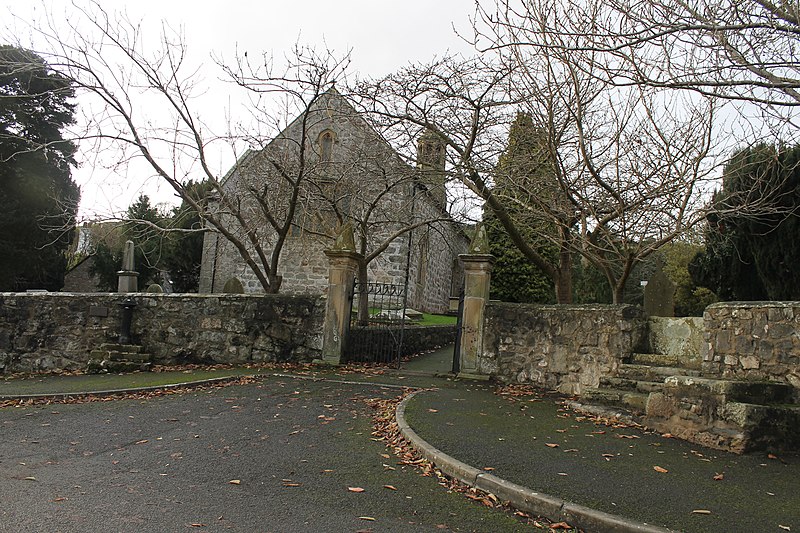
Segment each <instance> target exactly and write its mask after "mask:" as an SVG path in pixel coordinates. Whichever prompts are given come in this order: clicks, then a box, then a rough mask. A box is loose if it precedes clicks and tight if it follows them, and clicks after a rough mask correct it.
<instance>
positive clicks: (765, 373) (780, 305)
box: [702, 302, 800, 388]
mask: <svg viewBox="0 0 800 533" xmlns="http://www.w3.org/2000/svg"><path fill="white" fill-rule="evenodd" d="M703 322H704V328H705V333H704V336H705V341H706V343H707V352H706V353H705V354H704V357H703V366H702V370H703V374H704V375H711V376H721V377H724V378H738V379H748V380H768V381H777V382H783V383H789V384H790V385H792V386H793V387H795V388H800V302H725V303H717V304H712V305H710V306H708V307H707V308H706V310H705V313H704V315H703Z"/></svg>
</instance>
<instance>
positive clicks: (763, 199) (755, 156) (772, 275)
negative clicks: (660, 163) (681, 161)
mask: <svg viewBox="0 0 800 533" xmlns="http://www.w3.org/2000/svg"><path fill="white" fill-rule="evenodd" d="M798 165H800V146H794V147H791V148H789V147H775V146H770V145H766V144H761V145H758V146H754V147H752V148H745V149H743V150H740V151H739V152H737V153H736V154H735V155H734V157H733V158H731V160H730V162H729V163H728V164H727V165H726V167H725V170H724V174H723V184H722V189H721V190H720V191H719V192H717V194H716V195H715V197H714V201H713V210H712V212H711V213H710V215H709V228H708V231H707V235H706V251H705V253H702V254H699V255H698V256H697V257H696V258H695V260H694V261H693V262H692V263H691V265H690V271H691V273H692V277H693V278H694V279H695V281H696V282H697V283H698V284H699V285H702V286H704V287H707V288H709V289H711V290H713V291H714V292H715V293H716V294H717V295H718V296H719V297H720V298H721V299H723V300H765V299H768V300H797V299H800V270H798V269H797V268H796V265H797V264H798V261H800V246H799V245H798V239H797V236H798V234H800V219H798V213H800V168H798ZM754 195H757V196H758V198H754V197H753V196H754ZM754 203H755V204H758V205H759V206H760V207H759V209H758V210H757V211H753V210H751V209H748V208H747V207H748V205H751V204H754Z"/></svg>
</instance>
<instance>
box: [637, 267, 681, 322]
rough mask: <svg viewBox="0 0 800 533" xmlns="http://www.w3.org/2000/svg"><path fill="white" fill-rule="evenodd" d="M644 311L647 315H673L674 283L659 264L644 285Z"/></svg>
mask: <svg viewBox="0 0 800 533" xmlns="http://www.w3.org/2000/svg"><path fill="white" fill-rule="evenodd" d="M644 311H645V313H647V315H648V316H675V284H674V283H672V280H670V279H669V278H668V277H667V275H666V274H665V273H664V271H663V270H662V268H661V265H658V266H657V268H656V271H655V272H653V275H652V276H650V279H649V280H648V281H647V285H645V287H644Z"/></svg>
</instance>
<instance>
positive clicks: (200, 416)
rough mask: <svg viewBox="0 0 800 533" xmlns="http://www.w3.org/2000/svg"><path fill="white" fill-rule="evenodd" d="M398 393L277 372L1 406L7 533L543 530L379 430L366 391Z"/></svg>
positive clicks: (0, 491)
mask: <svg viewBox="0 0 800 533" xmlns="http://www.w3.org/2000/svg"><path fill="white" fill-rule="evenodd" d="M399 392H400V391H399V390H398V389H396V388H395V389H392V388H383V387H380V386H378V385H375V384H367V385H355V384H342V383H331V382H314V381H303V380H296V379H291V378H280V377H270V378H265V379H263V380H262V381H260V382H259V383H258V384H253V385H245V386H239V385H237V386H229V387H225V388H220V389H214V390H210V391H193V392H187V393H183V394H176V395H169V396H163V397H157V398H151V399H148V400H129V399H125V400H120V399H116V400H113V401H108V402H93V403H82V404H52V405H44V406H41V405H40V406H31V407H12V408H5V409H0V431H1V432H2V433H0V434H2V439H0V532H9V533H12V532H13V533H25V532H43V531H47V532H77V531H80V532H108V531H119V532H128V531H163V532H170V531H247V532H262V531H263V532H284V531H286V532H290V531H291V532H304V531H320V532H321V531H325V532H328V531H332V532H338V531H343V532H345V531H351V532H368V531H374V532H378V531H380V532H395V531H396V532H408V531H443V530H445V531H446V530H452V531H485V532H505V531H526V530H530V529H531V528H530V526H525V525H523V524H522V523H520V522H518V521H517V520H516V519H515V518H514V517H513V516H511V515H510V514H506V513H502V512H498V511H493V510H490V509H487V508H484V507H482V506H480V505H477V504H475V503H473V502H470V501H468V500H467V499H465V498H464V497H463V496H462V495H460V494H457V493H451V492H448V491H447V490H446V489H444V488H443V487H441V486H439V485H438V484H437V482H436V480H435V479H433V478H430V477H423V476H421V475H420V474H419V472H418V471H417V470H416V469H414V468H412V467H405V466H401V465H398V464H397V459H396V458H395V457H394V456H391V457H389V456H387V451H386V449H385V448H384V446H383V445H382V444H381V443H379V442H376V441H373V440H371V431H372V427H371V416H372V412H371V409H370V408H369V407H368V406H367V405H366V403H365V400H366V399H368V398H386V397H394V396H397V395H398V394H399ZM387 485H388V486H391V487H394V488H395V489H396V490H393V489H392V488H387V487H386V486H387ZM351 487H352V488H357V489H363V492H362V491H358V492H354V491H351V490H349V488H351Z"/></svg>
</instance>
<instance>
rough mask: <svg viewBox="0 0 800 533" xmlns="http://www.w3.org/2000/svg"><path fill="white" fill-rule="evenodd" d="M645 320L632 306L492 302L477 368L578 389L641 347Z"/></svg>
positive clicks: (513, 379)
mask: <svg viewBox="0 0 800 533" xmlns="http://www.w3.org/2000/svg"><path fill="white" fill-rule="evenodd" d="M646 324H647V317H646V316H645V314H644V311H643V310H642V309H641V308H640V307H638V306H633V305H531V304H512V303H500V302H489V304H488V305H487V306H486V321H485V324H484V331H483V350H482V356H481V357H480V359H481V360H480V361H479V365H480V366H479V368H481V370H482V371H483V372H485V373H486V374H491V375H494V376H496V377H497V378H498V379H500V380H501V381H505V382H514V383H533V384H536V385H538V386H541V387H546V388H549V389H554V390H558V391H560V392H563V393H566V394H579V393H580V392H581V390H582V389H584V388H586V387H597V386H598V384H599V381H600V377H602V376H611V375H615V374H616V371H617V368H618V367H619V364H620V362H621V361H622V359H624V358H626V357H629V356H630V354H631V353H633V352H634V351H635V350H636V349H637V348H638V347H639V346H641V344H642V342H643V341H644V335H645V332H646Z"/></svg>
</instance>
